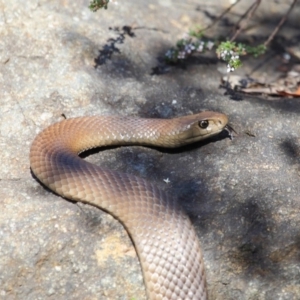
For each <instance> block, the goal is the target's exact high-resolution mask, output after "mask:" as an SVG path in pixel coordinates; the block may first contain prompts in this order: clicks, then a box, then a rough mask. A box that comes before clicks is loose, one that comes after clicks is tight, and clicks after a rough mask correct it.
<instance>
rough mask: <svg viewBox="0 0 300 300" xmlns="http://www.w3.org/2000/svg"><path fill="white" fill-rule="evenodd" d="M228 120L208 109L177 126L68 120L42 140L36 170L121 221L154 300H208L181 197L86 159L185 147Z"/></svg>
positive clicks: (33, 160) (33, 159) (34, 153)
mask: <svg viewBox="0 0 300 300" xmlns="http://www.w3.org/2000/svg"><path fill="white" fill-rule="evenodd" d="M227 121H228V120H227V117H226V116H225V115H223V114H220V113H216V112H208V111H206V112H201V113H199V114H195V115H189V116H184V117H180V118H175V119H170V120H166V119H139V118H127V117H120V116H92V117H79V118H74V119H67V120H64V121H62V122H59V123H56V124H54V125H51V126H49V127H48V128H46V129H45V130H44V131H42V132H41V133H40V134H39V135H38V136H37V137H36V138H35V140H34V142H33V144H32V147H31V151H30V164H31V169H32V171H33V173H34V174H35V176H36V177H37V178H38V179H39V180H40V181H41V182H42V183H43V184H45V185H46V186H47V187H49V188H50V189H51V190H53V191H54V192H56V193H57V194H60V195H62V196H64V197H66V198H69V199H72V200H75V201H81V202H84V203H89V204H92V205H95V206H97V207H99V208H101V209H103V210H105V211H107V212H108V213H110V214H112V215H113V216H114V217H116V218H117V219H118V220H120V222H121V223H122V224H123V225H124V227H125V228H126V229H127V231H128V233H129V234H130V236H131V238H132V240H133V242H134V245H135V248H136V251H137V253H138V256H139V259H140V262H141V265H142V271H143V276H144V282H145V285H146V291H147V296H148V299H149V300H158V299H165V300H166V299H168V300H171V299H172V300H173V299H174V300H179V299H182V300H188V299H193V300H205V299H207V290H206V280H205V274H204V264H203V259H202V254H201V249H200V244H199V241H198V237H197V235H196V233H195V230H194V228H193V226H192V224H191V222H190V220H189V218H188V217H187V216H186V214H185V213H184V212H183V211H182V210H181V208H180V207H179V205H178V203H177V201H176V199H171V197H169V196H168V195H167V194H166V193H165V192H163V191H162V190H160V189H158V188H157V187H156V186H155V184H153V183H151V182H148V181H146V180H144V179H141V178H138V177H135V176H132V175H129V174H124V173H119V172H116V171H112V170H108V169H104V168H101V167H99V166H95V165H93V164H91V163H89V162H87V161H84V160H83V159H81V158H80V157H79V156H78V154H79V153H81V152H83V151H85V150H88V149H91V148H95V147H100V146H108V145H129V144H142V145H150V146H159V147H178V146H182V145H185V144H189V143H192V142H195V141H199V140H203V139H205V138H207V137H210V136H212V135H215V134H218V133H219V132H221V131H222V130H223V129H224V128H225V127H226V124H227Z"/></svg>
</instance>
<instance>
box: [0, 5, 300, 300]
mask: <svg viewBox="0 0 300 300" xmlns="http://www.w3.org/2000/svg"><path fill="white" fill-rule="evenodd" d="M135 2H137V3H135ZM194 5H195V3H193V2H190V1H186V2H184V3H179V2H178V3H177V2H176V5H173V4H172V2H171V1H154V2H151V3H149V2H147V1H128V2H126V3H121V2H116V1H113V2H112V3H111V4H110V6H109V9H108V10H107V11H99V12H97V13H96V14H94V13H92V12H90V11H89V9H88V8H87V6H88V1H59V0H56V1H34V0H31V1H20V0H14V1H6V2H5V3H2V4H1V8H2V10H1V12H0V23H1V28H0V36H1V38H0V81H1V100H0V104H1V105H0V144H1V149H2V151H1V158H0V160H1V166H2V168H1V169H0V270H1V272H0V299H5V300H6V299H122V300H123V299H124V300H125V299H133V298H134V299H139V300H142V299H146V297H145V290H144V284H143V279H142V274H141V269H140V266H139V262H138V259H137V256H136V254H135V250H134V247H133V245H132V243H131V240H130V238H129V237H128V235H127V233H126V231H125V229H124V228H123V227H122V226H121V225H120V223H119V222H118V221H117V220H115V219H113V218H112V217H111V216H109V215H108V214H106V213H104V212H102V211H101V210H99V209H97V208H95V207H91V206H89V205H84V204H78V203H73V202H70V201H67V200H66V199H62V198H61V197H59V196H57V195H55V194H53V193H51V192H50V191H49V190H47V189H46V188H44V187H43V186H41V185H40V184H39V183H38V182H37V181H36V180H35V178H34V177H33V176H32V174H31V173H30V166H29V149H30V144H31V142H32V140H33V139H34V137H35V136H36V134H37V133H38V132H40V131H41V130H42V129H43V128H45V127H47V126H48V125H50V124H52V123H54V122H57V121H60V120H62V119H63V117H62V114H64V115H65V116H67V117H74V116H81V115H93V114H122V115H134V116H141V117H166V118H170V117H174V116H179V115H184V114H189V113H193V112H195V113H196V112H198V111H200V110H202V109H210V110H215V111H220V112H224V113H226V114H227V115H228V116H229V119H230V122H231V124H232V125H233V127H234V128H235V130H236V131H237V132H238V133H239V135H238V136H237V137H235V138H234V139H233V141H231V140H230V139H228V138H222V136H221V137H220V138H216V139H213V140H211V141H207V142H204V143H198V144H197V145H192V146H190V147H186V148H184V149H179V150H161V149H147V148H144V147H140V146H134V147H120V148H115V149H111V150H109V151H103V152H102V151H101V152H99V153H96V154H95V155H90V156H88V157H86V159H87V160H89V161H92V162H94V163H96V164H99V165H104V166H106V167H110V168H113V169H116V170H120V171H123V172H130V173H133V174H136V175H138V176H141V177H143V178H147V179H149V180H152V181H155V182H156V183H157V185H158V186H160V187H161V188H162V189H165V190H167V191H168V192H169V193H171V194H173V195H174V197H175V196H177V197H179V199H180V201H181V202H182V206H183V209H185V210H186V211H187V213H188V214H189V216H190V218H191V219H192V222H193V224H194V226H195V228H196V230H197V232H198V233H199V239H200V241H201V243H202V247H203V252H204V259H205V263H206V269H207V277H208V288H209V294H210V299H216V300H217V299H222V300H229V299H241V300H244V299H245V300H250V299H251V300H252V299H253V300H254V299H255V300H256V299H258V300H271V299H289V300H290V299H300V279H299V278H300V267H299V251H300V242H299V241H300V239H299V221H300V220H299V219H300V214H299V209H300V196H299V195H300V193H299V192H300V191H299V189H300V187H299V176H300V165H299V153H300V139H299V128H300V119H299V111H300V105H299V103H298V102H297V101H296V100H291V99H282V100H276V101H270V100H268V99H265V98H255V97H247V96H245V97H244V100H243V101H239V102H236V101H233V100H230V99H229V97H228V96H224V95H223V93H224V91H223V90H221V89H219V82H220V81H219V80H220V78H221V74H219V73H218V71H217V65H214V64H205V63H203V61H205V59H199V60H197V59H195V60H194V61H192V62H188V63H187V64H186V65H185V69H183V68H175V67H169V69H164V71H165V73H163V74H162V75H150V74H151V72H152V68H154V67H155V66H157V65H158V61H157V59H156V58H157V57H159V56H160V57H162V56H163V53H165V51H166V50H167V49H168V48H169V47H170V46H171V45H173V44H174V43H175V42H176V40H177V39H178V38H180V37H181V35H182V34H183V33H184V32H185V31H186V30H187V29H188V28H190V27H192V26H193V24H195V23H196V22H197V20H199V15H200V13H199V11H196V10H194ZM224 5H225V3H224ZM216 14H217V13H216ZM201 16H202V18H203V20H204V22H209V20H208V19H205V16H204V14H201ZM125 25H126V26H133V27H138V28H136V29H135V30H133V32H134V35H135V36H130V35H128V34H126V35H125V40H124V41H123V43H116V44H114V47H113V46H112V44H111V42H112V40H111V39H112V38H114V39H115V40H116V39H118V38H120V35H121V33H124V31H123V29H122V27H123V26H125ZM115 26H118V27H119V31H118V30H109V29H108V28H109V27H113V28H114V27H115ZM115 48H116V49H118V50H116V49H115ZM112 49H114V51H113V52H112V55H111V56H110V57H107V56H108V55H109V51H111V50H112ZM101 54H102V56H101ZM95 59H98V60H96V61H95ZM207 59H208V58H207ZM97 61H98V64H99V65H98V67H97V68H95V65H96V62H97ZM100 63H101V64H100ZM249 133H251V134H250V135H249ZM251 135H254V136H251ZM223 137H224V136H223ZM166 179H168V181H169V183H167V182H168V181H167V180H166ZM166 181H167V182H166Z"/></svg>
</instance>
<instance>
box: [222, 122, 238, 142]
mask: <svg viewBox="0 0 300 300" xmlns="http://www.w3.org/2000/svg"><path fill="white" fill-rule="evenodd" d="M223 130H225V131H226V132H227V133H228V135H229V138H230V139H231V140H233V137H234V136H237V135H238V134H237V132H236V131H235V130H234V129H233V127H232V126H230V125H228V124H227V125H226V126H225V127H224V129H223ZM234 133H235V134H236V135H234Z"/></svg>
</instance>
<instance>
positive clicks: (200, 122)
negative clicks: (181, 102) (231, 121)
mask: <svg viewBox="0 0 300 300" xmlns="http://www.w3.org/2000/svg"><path fill="white" fill-rule="evenodd" d="M178 120H180V121H181V124H182V128H181V132H179V135H178V136H180V138H179V139H180V140H181V142H182V143H181V145H186V144H190V143H194V142H197V141H201V140H204V139H207V138H209V137H212V136H214V135H217V134H218V133H220V132H222V131H223V130H224V129H225V128H226V126H227V123H228V118H227V116H226V115H224V114H221V113H217V112H212V111H204V112H201V113H199V114H195V115H191V116H185V117H182V118H178Z"/></svg>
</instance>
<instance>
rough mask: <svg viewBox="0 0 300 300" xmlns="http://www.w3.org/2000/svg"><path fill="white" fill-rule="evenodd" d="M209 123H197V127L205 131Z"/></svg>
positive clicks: (205, 121)
mask: <svg viewBox="0 0 300 300" xmlns="http://www.w3.org/2000/svg"><path fill="white" fill-rule="evenodd" d="M208 124H209V122H208V121H207V120H204V121H199V127H200V128H202V129H205V128H207V127H208Z"/></svg>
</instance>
